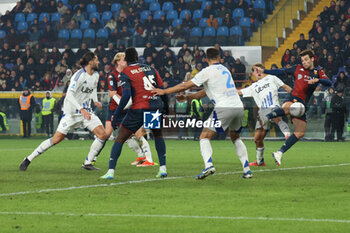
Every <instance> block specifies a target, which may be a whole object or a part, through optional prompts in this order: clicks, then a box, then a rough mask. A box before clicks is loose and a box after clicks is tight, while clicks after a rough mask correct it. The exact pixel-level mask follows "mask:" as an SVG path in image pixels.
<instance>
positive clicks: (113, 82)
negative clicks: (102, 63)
mask: <svg viewBox="0 0 350 233" xmlns="http://www.w3.org/2000/svg"><path fill="white" fill-rule="evenodd" d="M108 90H110V91H116V90H117V83H116V78H115V77H114V75H113V74H112V73H111V74H110V75H108Z"/></svg>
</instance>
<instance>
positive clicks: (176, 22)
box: [172, 19, 182, 28]
mask: <svg viewBox="0 0 350 233" xmlns="http://www.w3.org/2000/svg"><path fill="white" fill-rule="evenodd" d="M178 24H182V19H175V20H174V21H173V23H172V26H173V27H174V28H175V27H176V26H177V25H178Z"/></svg>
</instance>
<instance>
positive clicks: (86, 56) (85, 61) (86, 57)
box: [80, 52, 95, 67]
mask: <svg viewBox="0 0 350 233" xmlns="http://www.w3.org/2000/svg"><path fill="white" fill-rule="evenodd" d="M94 58H95V54H94V53H93V52H87V53H85V54H84V55H83V57H82V58H81V59H80V65H81V66H82V67H84V66H87V65H88V64H89V62H90V61H92V60H94Z"/></svg>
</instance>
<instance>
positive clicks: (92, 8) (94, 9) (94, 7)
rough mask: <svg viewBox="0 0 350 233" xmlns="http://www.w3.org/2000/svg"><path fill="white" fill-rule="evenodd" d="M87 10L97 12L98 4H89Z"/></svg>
mask: <svg viewBox="0 0 350 233" xmlns="http://www.w3.org/2000/svg"><path fill="white" fill-rule="evenodd" d="M86 11H87V12H88V13H92V12H96V11H97V7H96V5H95V4H94V3H90V4H87V6H86Z"/></svg>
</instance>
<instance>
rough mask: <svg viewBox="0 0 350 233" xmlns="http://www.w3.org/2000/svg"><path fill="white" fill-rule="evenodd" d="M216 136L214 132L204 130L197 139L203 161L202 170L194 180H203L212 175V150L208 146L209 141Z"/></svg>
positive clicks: (213, 170) (213, 168) (213, 169)
mask: <svg viewBox="0 0 350 233" xmlns="http://www.w3.org/2000/svg"><path fill="white" fill-rule="evenodd" d="M215 135H216V132H214V131H212V130H210V129H208V128H204V129H203V130H202V133H201V135H200V137H199V145H200V149H201V155H202V157H203V161H204V169H203V171H202V172H201V173H200V174H199V175H197V176H196V177H195V178H196V179H204V178H205V177H207V176H209V175H212V174H214V173H215V167H214V165H213V160H212V155H213V149H212V147H211V144H210V140H211V139H212V138H213V137H214V136H215Z"/></svg>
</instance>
